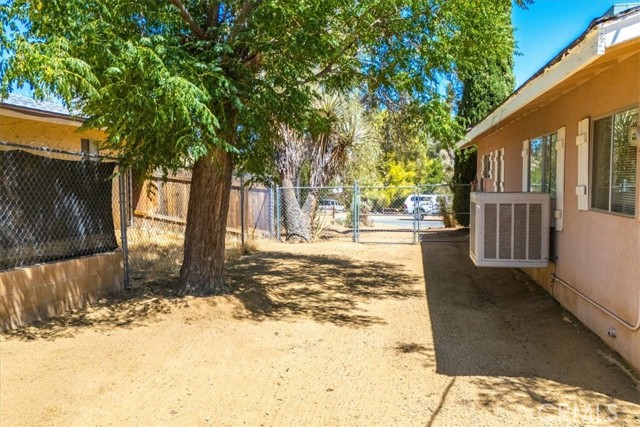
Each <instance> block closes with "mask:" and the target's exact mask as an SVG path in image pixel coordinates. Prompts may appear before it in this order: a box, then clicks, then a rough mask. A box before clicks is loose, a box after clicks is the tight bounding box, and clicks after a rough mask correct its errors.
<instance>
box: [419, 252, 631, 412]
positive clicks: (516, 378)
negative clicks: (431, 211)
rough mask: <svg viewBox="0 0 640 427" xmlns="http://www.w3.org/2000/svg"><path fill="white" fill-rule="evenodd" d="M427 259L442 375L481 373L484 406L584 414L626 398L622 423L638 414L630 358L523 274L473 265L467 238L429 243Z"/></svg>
mask: <svg viewBox="0 0 640 427" xmlns="http://www.w3.org/2000/svg"><path fill="white" fill-rule="evenodd" d="M422 255H423V266H424V272H425V280H426V292H427V299H428V306H429V313H430V317H431V323H432V330H433V338H434V347H435V358H436V371H437V372H438V373H441V374H444V375H450V376H473V377H477V378H474V379H472V380H471V382H473V383H474V384H475V385H476V386H477V388H478V390H480V391H479V395H478V396H477V399H478V401H479V402H481V406H482V407H484V408H486V409H488V410H493V411H504V410H507V411H522V410H527V411H529V412H532V413H534V414H536V413H537V412H536V411H538V410H539V409H540V408H542V409H545V410H551V411H553V410H554V409H557V408H558V407H561V406H562V405H569V407H570V408H571V409H573V408H574V405H575V406H577V407H578V408H579V410H580V411H582V412H583V413H585V412H586V411H587V410H589V409H594V408H596V406H595V405H598V404H599V405H600V407H601V408H603V407H604V406H605V405H607V404H612V403H614V399H616V400H617V401H618V403H619V401H623V402H626V403H628V405H626V403H625V405H623V406H618V407H617V409H616V410H617V414H618V416H619V417H620V419H623V418H624V417H627V418H628V419H629V420H630V421H633V422H637V421H638V420H640V418H639V419H635V417H636V416H638V415H640V406H637V405H638V404H640V393H639V390H638V389H637V384H636V383H635V382H634V379H633V378H632V375H631V377H630V372H631V371H630V370H625V369H624V368H625V364H624V362H623V361H622V360H621V359H620V358H619V356H617V355H615V353H613V352H612V351H611V350H609V349H608V347H606V346H605V344H604V343H603V342H602V341H601V340H600V339H599V338H598V337H597V336H596V335H595V334H593V333H592V332H591V331H589V330H588V329H587V328H586V327H584V326H583V325H582V324H581V323H580V322H579V321H578V320H577V319H575V318H574V317H573V316H572V315H571V314H570V313H568V312H567V311H565V310H564V309H562V307H561V306H560V305H559V304H558V303H557V302H556V301H555V300H554V299H553V298H551V296H549V295H548V294H546V293H545V292H544V291H543V290H542V289H541V288H539V287H538V286H537V285H536V284H535V283H534V282H532V281H531V280H530V279H529V278H528V277H526V276H525V275H524V273H522V272H521V271H519V270H514V269H496V268H476V267H475V266H474V265H473V264H472V262H471V260H470V259H469V255H468V243H466V244H465V243H460V242H447V241H446V239H445V240H439V241H427V242H423V243H422ZM603 355H604V357H603ZM621 368H623V369H621ZM607 415H608V414H607ZM592 421H593V420H592Z"/></svg>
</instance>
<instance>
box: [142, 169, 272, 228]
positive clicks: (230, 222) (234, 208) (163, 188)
mask: <svg viewBox="0 0 640 427" xmlns="http://www.w3.org/2000/svg"><path fill="white" fill-rule="evenodd" d="M190 188H191V172H190V171H179V172H177V173H175V174H173V175H170V176H168V177H167V178H166V179H163V178H162V176H161V175H159V174H158V175H154V176H153V177H152V179H149V180H145V181H144V182H143V183H141V184H140V183H138V184H136V182H135V179H132V180H131V183H130V185H129V189H130V194H131V203H130V205H131V207H132V211H133V212H132V214H133V215H132V216H133V219H134V224H135V220H136V218H138V219H145V220H152V221H157V222H161V223H164V224H174V225H177V226H184V225H185V224H186V219H187V209H188V206H189V190H190ZM243 216H244V221H243V218H242V217H243ZM273 223H274V218H273V193H272V190H271V189H270V188H267V187H264V186H260V185H255V184H254V185H252V186H250V187H248V186H246V185H243V182H242V180H241V179H240V178H234V179H233V181H232V187H231V195H230V200H229V213H228V217H227V230H228V231H229V232H231V233H238V234H239V233H240V232H241V231H242V227H243V226H244V231H245V233H246V234H247V235H250V236H265V235H269V236H270V235H272V234H273Z"/></svg>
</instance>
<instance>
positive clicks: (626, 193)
mask: <svg viewBox="0 0 640 427" xmlns="http://www.w3.org/2000/svg"><path fill="white" fill-rule="evenodd" d="M637 124H638V109H637V108H632V109H629V110H625V111H621V112H619V113H616V114H613V115H611V116H608V117H603V118H601V119H599V120H595V121H594V122H593V141H592V144H593V145H592V150H591V152H592V153H593V154H592V156H593V157H592V162H591V207H592V208H593V209H597V210H602V211H606V212H612V213H618V214H623V215H629V216H634V215H635V213H636V193H637V182H636V169H637V158H638V150H637V147H634V146H632V145H630V141H629V134H630V132H629V130H630V129H631V128H632V127H633V126H637Z"/></svg>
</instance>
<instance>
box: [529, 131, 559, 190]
mask: <svg viewBox="0 0 640 427" xmlns="http://www.w3.org/2000/svg"><path fill="white" fill-rule="evenodd" d="M557 142H558V134H557V133H551V134H549V135H545V136H541V137H538V138H533V139H532V140H531V141H530V142H529V191H530V192H532V193H549V194H551V197H552V198H554V199H555V198H556V169H557V166H556V143H557Z"/></svg>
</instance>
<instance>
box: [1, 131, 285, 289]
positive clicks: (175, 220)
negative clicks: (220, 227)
mask: <svg viewBox="0 0 640 427" xmlns="http://www.w3.org/2000/svg"><path fill="white" fill-rule="evenodd" d="M119 172H120V171H119V169H118V165H117V162H116V161H115V160H114V159H110V158H108V157H104V156H98V155H94V154H89V153H76V152H69V151H64V150H58V149H50V148H45V147H37V146H24V145H19V144H13V143H7V142H0V225H1V228H0V271H3V270H8V269H13V268H19V267H27V266H31V265H35V264H39V263H46V262H53V261H59V260H65V259H72V258H78V257H83V256H88V255H95V254H99V253H104V252H112V251H115V250H122V251H123V257H124V261H125V275H126V276H125V278H124V281H125V283H126V284H128V283H129V279H130V278H133V279H134V280H136V279H145V280H147V279H149V280H153V279H158V278H167V277H173V276H176V275H177V274H178V272H179V269H180V266H181V265H182V260H183V246H184V231H185V225H186V218H187V209H188V204H189V191H190V187H191V172H190V171H187V170H184V171H178V172H177V173H175V174H173V175H170V176H168V177H163V176H162V175H161V174H160V173H157V174H154V175H153V176H152V177H151V179H147V180H141V179H138V178H137V177H135V176H134V175H132V174H131V173H123V174H120V173H119ZM114 177H117V178H116V179H114ZM274 214H275V209H274V195H273V191H272V190H271V189H270V188H266V187H262V186H258V185H252V186H249V185H246V182H245V181H244V180H243V179H242V178H236V179H234V181H233V185H232V188H231V195H230V207H229V215H228V218H227V226H228V228H227V229H228V239H227V251H228V252H229V253H233V252H234V251H235V252H241V251H242V248H243V247H244V246H245V240H251V239H255V238H259V237H270V236H273V235H274V225H275V220H274Z"/></svg>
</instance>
